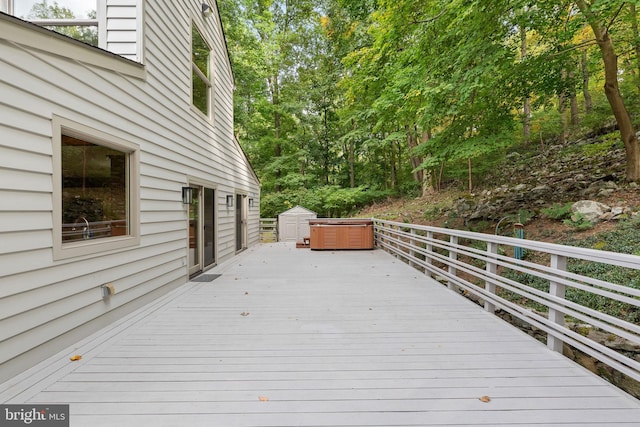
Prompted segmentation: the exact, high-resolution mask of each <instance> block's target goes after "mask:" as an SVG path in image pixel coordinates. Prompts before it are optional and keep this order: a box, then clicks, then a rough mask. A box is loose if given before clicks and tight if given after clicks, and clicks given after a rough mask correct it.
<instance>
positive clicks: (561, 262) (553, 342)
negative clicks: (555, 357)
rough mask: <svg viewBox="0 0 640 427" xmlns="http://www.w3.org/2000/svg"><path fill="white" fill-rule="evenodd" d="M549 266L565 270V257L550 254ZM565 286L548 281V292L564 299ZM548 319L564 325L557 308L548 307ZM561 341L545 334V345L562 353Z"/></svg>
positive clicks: (562, 314) (562, 317) (561, 314)
mask: <svg viewBox="0 0 640 427" xmlns="http://www.w3.org/2000/svg"><path fill="white" fill-rule="evenodd" d="M551 268H552V269H554V270H559V271H566V270H567V257H565V256H562V255H553V254H552V255H551ZM565 288H566V286H565V285H563V284H562V283H558V282H554V281H553V280H551V281H550V282H549V293H550V294H551V295H553V296H556V297H559V298H562V299H564V297H565ZM549 320H550V321H552V322H553V323H555V324H557V325H560V326H564V313H563V312H561V311H558V310H554V309H552V308H549ZM563 344H564V343H563V341H562V340H561V339H560V338H556V337H554V336H553V335H551V334H548V335H547V347H548V348H549V349H550V350H553V351H557V352H559V353H562V348H563Z"/></svg>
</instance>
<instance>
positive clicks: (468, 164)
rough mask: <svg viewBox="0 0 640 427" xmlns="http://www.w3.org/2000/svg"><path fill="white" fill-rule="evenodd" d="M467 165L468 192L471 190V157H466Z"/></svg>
mask: <svg viewBox="0 0 640 427" xmlns="http://www.w3.org/2000/svg"><path fill="white" fill-rule="evenodd" d="M467 166H468V168H469V193H471V192H472V191H473V179H472V177H471V172H472V170H471V158H469V159H467Z"/></svg>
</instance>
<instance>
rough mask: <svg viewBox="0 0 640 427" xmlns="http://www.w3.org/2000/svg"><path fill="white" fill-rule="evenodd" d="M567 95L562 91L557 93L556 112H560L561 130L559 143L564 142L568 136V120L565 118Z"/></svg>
mask: <svg viewBox="0 0 640 427" xmlns="http://www.w3.org/2000/svg"><path fill="white" fill-rule="evenodd" d="M566 111H567V95H566V94H565V93H564V92H563V93H561V94H559V95H558V114H560V123H561V124H562V131H561V133H560V136H559V138H558V139H559V141H558V142H559V143H560V144H564V143H565V142H567V139H568V138H569V122H568V120H567V114H566Z"/></svg>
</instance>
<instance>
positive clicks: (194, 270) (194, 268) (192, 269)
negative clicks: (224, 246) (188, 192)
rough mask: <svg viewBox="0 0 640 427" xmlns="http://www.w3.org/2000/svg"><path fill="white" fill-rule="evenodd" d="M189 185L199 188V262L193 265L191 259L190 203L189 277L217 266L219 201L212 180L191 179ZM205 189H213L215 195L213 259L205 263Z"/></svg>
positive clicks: (188, 237)
mask: <svg viewBox="0 0 640 427" xmlns="http://www.w3.org/2000/svg"><path fill="white" fill-rule="evenodd" d="M188 182H189V184H188V185H189V186H190V187H194V188H196V189H197V190H196V191H195V193H196V194H195V195H194V200H197V202H196V203H197V205H198V207H197V216H198V217H197V222H196V230H195V232H196V236H195V241H196V248H195V250H196V254H197V262H196V263H195V264H194V265H192V259H191V243H190V242H189V240H190V238H191V236H190V227H191V223H190V222H191V218H190V210H191V207H192V205H189V207H188V208H187V251H188V252H187V273H188V276H189V277H193V276H196V275H198V274H200V273H202V272H203V271H206V270H208V269H210V268H212V267H215V266H216V264H217V260H218V203H217V202H216V197H217V192H218V189H217V188H216V187H217V186H216V185H215V184H213V183H211V182H208V181H203V180H198V179H189V181H188ZM205 189H208V190H211V191H212V192H213V197H212V200H211V202H212V203H213V209H212V214H213V261H212V262H210V263H208V264H206V265H205V259H204V258H205V256H204V254H205V248H204V245H205V223H206V220H205V206H204V199H205Z"/></svg>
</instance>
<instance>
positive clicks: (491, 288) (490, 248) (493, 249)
mask: <svg viewBox="0 0 640 427" xmlns="http://www.w3.org/2000/svg"><path fill="white" fill-rule="evenodd" d="M497 254H498V244H497V243H494V242H487V258H488V259H495V258H496V255H497ZM486 271H487V273H490V274H496V271H498V270H497V265H496V263H495V262H490V261H487V267H486ZM484 288H485V290H486V291H487V292H489V293H491V294H492V295H494V294H495V293H496V284H495V283H493V282H491V281H488V280H485V282H484ZM484 309H485V310H487V311H488V312H490V313H494V312H495V311H496V306H495V304H493V303H491V302H489V301H487V300H485V302H484Z"/></svg>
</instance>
